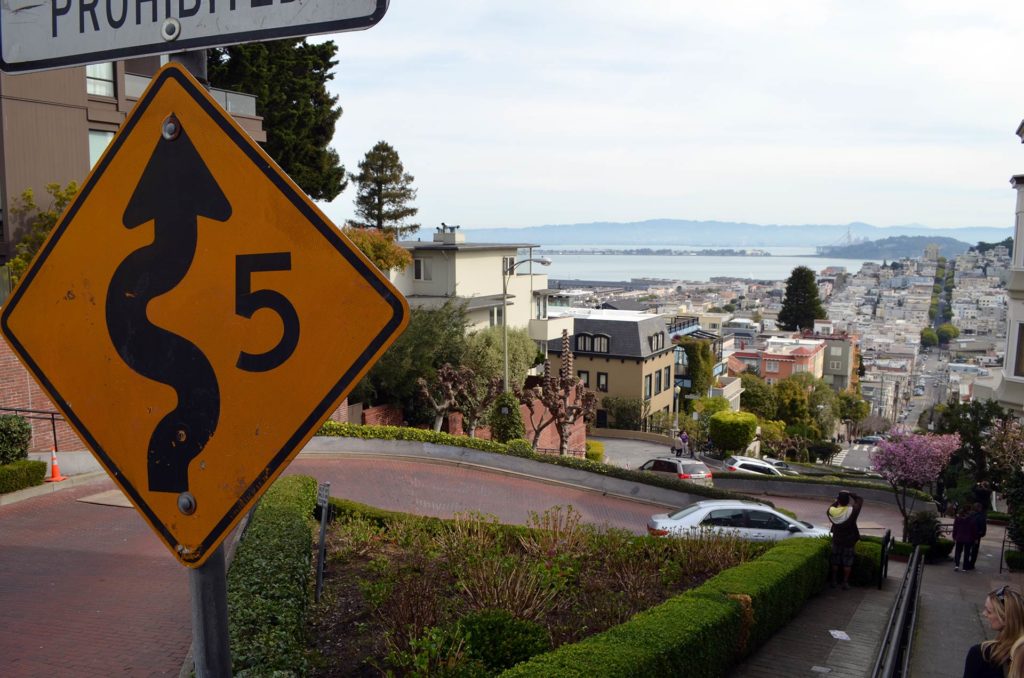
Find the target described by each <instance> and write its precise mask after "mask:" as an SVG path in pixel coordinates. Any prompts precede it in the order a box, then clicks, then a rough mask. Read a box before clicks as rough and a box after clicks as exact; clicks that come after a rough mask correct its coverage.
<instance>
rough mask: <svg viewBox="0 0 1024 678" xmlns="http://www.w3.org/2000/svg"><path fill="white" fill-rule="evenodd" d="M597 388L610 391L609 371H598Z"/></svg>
mask: <svg viewBox="0 0 1024 678" xmlns="http://www.w3.org/2000/svg"><path fill="white" fill-rule="evenodd" d="M597 390H598V391H603V392H605V393H607V392H608V373H607V372H598V373H597Z"/></svg>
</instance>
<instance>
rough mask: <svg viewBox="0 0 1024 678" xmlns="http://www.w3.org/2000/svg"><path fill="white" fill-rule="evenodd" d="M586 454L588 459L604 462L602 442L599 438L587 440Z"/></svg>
mask: <svg viewBox="0 0 1024 678" xmlns="http://www.w3.org/2000/svg"><path fill="white" fill-rule="evenodd" d="M586 456H587V459H589V460H590V461H596V462H597V463H599V464H601V463H604V443H602V442H601V441H599V440H588V441H587V455H586Z"/></svg>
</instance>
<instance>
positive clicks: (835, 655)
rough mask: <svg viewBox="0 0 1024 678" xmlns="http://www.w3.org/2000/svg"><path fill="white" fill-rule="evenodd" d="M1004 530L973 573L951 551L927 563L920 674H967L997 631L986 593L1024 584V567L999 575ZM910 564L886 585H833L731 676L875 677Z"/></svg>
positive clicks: (935, 677)
mask: <svg viewBox="0 0 1024 678" xmlns="http://www.w3.org/2000/svg"><path fill="white" fill-rule="evenodd" d="M1003 532H1004V528H1003V527H1000V526H989V529H988V535H987V536H986V537H985V539H983V540H982V545H981V551H980V555H979V557H978V564H977V569H976V570H974V571H973V572H963V571H960V572H955V571H954V570H953V561H952V559H951V558H950V559H948V560H945V561H943V562H942V563H936V564H930V565H925V566H924V573H923V574H922V581H921V597H920V606H919V608H918V617H917V630H916V632H915V634H914V639H913V645H912V648H911V664H910V675H911V676H913V678H950V676H959V675H961V673H962V672H963V665H964V658H965V657H966V656H967V650H968V649H970V647H971V645H974V644H975V643H978V642H981V641H982V640H985V639H986V638H991V637H992V635H993V634H992V632H991V629H989V628H988V625H987V624H986V623H985V622H984V620H983V619H982V617H981V610H982V608H983V607H984V605H985V596H986V595H987V594H988V592H989V591H992V590H993V589H995V588H998V587H999V586H1001V585H1003V584H1013V585H1014V586H1016V587H1018V589H1022V590H1024V574H1020V573H1012V574H1011V573H1010V572H1008V571H1007V570H1005V569H1004V571H1003V573H1002V574H999V550H1000V547H1001V545H1002V539H1003ZM905 571H906V564H905V563H901V562H897V561H890V563H889V578H888V580H887V581H886V582H885V584H884V586H883V587H882V590H881V591H879V590H878V589H877V588H875V587H871V588H856V589H850V590H849V591H842V590H835V589H826V590H825V591H824V592H822V593H821V594H819V595H818V596H816V597H815V598H813V599H811V600H810V601H809V602H808V603H807V605H805V606H804V608H803V610H801V611H800V614H799V615H797V617H796V618H795V619H794V620H793V621H791V622H790V623H789V624H788V625H787V626H786V627H785V628H784V629H782V630H781V631H779V632H778V633H777V634H776V635H775V636H774V637H772V639H771V640H769V641H768V642H767V643H765V645H763V646H762V647H761V648H759V649H758V650H757V651H756V652H755V653H754V654H753V655H752V656H751V657H750V658H749V659H747V661H746V662H744V663H743V664H741V665H740V666H739V667H737V668H736V670H735V671H734V672H733V674H732V675H734V676H737V677H739V678H768V677H769V676H772V677H775V676H809V675H828V676H829V677H830V678H854V677H857V678H861V677H863V676H870V675H871V669H872V667H873V666H874V662H875V657H876V656H877V654H878V650H879V648H880V647H881V641H882V635H883V634H884V633H885V626H886V622H887V621H888V619H889V614H890V612H891V609H892V605H893V604H894V602H895V598H896V594H897V593H898V591H899V587H900V582H901V579H902V577H903V575H904V573H905ZM832 630H836V631H843V632H844V633H846V634H847V635H848V636H849V640H840V639H836V638H834V637H833V636H832V635H831V634H830V631H832Z"/></svg>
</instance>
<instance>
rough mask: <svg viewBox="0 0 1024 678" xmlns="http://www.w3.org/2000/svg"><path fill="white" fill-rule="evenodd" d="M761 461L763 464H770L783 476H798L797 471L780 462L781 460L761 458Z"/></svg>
mask: <svg viewBox="0 0 1024 678" xmlns="http://www.w3.org/2000/svg"><path fill="white" fill-rule="evenodd" d="M761 461H763V462H765V463H766V464H771V465H772V466H774V467H775V468H777V469H779V471H780V472H781V473H782V474H783V475H786V476H798V475H800V472H799V471H797V470H796V469H795V468H793V467H792V466H790V465H789V464H788V463H786V462H784V461H782V460H781V459H775V458H773V457H761Z"/></svg>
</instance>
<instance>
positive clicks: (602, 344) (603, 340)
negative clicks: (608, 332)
mask: <svg viewBox="0 0 1024 678" xmlns="http://www.w3.org/2000/svg"><path fill="white" fill-rule="evenodd" d="M607 352H608V337H606V336H605V335H603V334H598V335H596V336H595V337H594V353H607Z"/></svg>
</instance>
